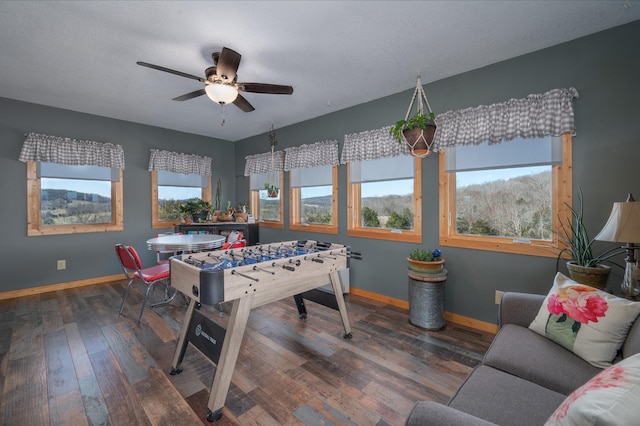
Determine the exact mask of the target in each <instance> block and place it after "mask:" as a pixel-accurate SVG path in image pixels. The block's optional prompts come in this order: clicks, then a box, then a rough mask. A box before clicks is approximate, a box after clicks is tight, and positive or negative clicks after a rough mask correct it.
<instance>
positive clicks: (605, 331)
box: [529, 273, 640, 368]
mask: <svg viewBox="0 0 640 426" xmlns="http://www.w3.org/2000/svg"><path fill="white" fill-rule="evenodd" d="M639 313H640V302H634V301H631V300H628V299H624V298H621V297H617V296H614V295H612V294H609V293H606V292H604V291H600V290H598V289H596V288H593V287H589V286H586V285H583V284H579V283H577V282H575V281H572V280H571V279H569V278H568V277H566V276H564V275H562V274H560V273H558V274H557V275H556V278H555V280H554V283H553V287H551V290H550V291H549V294H548V295H547V297H546V298H545V300H544V302H543V303H542V306H541V307H540V311H539V312H538V315H537V316H536V318H535V319H534V320H533V322H532V323H531V324H530V325H529V328H530V329H531V330H533V331H535V332H536V333H538V334H541V335H543V336H546V337H547V338H549V339H550V340H553V341H554V342H556V343H558V344H559V345H562V346H564V347H565V348H566V349H568V350H570V351H572V352H573V353H575V354H576V355H578V356H579V357H581V358H582V359H584V360H585V361H587V362H589V363H591V364H592V365H594V366H596V367H600V368H606V367H608V366H610V365H611V362H612V361H613V359H614V358H615V356H616V354H617V352H618V349H620V347H621V346H622V343H623V342H624V339H625V338H626V337H627V332H628V331H629V327H631V324H632V323H633V321H634V320H635V319H636V317H637V316H638V314H639Z"/></svg>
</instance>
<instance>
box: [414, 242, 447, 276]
mask: <svg viewBox="0 0 640 426" xmlns="http://www.w3.org/2000/svg"><path fill="white" fill-rule="evenodd" d="M407 261H408V262H409V271H411V272H412V273H414V274H416V275H425V274H426V275H433V274H440V273H442V270H443V269H444V259H443V258H442V252H441V251H440V250H439V249H421V248H417V249H414V250H411V252H410V253H409V257H408V258H407Z"/></svg>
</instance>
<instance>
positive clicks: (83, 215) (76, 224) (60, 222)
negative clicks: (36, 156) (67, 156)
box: [27, 161, 123, 236]
mask: <svg viewBox="0 0 640 426" xmlns="http://www.w3.org/2000/svg"><path fill="white" fill-rule="evenodd" d="M122 212H123V207H122V170H121V169H112V168H110V167H99V166H67V165H62V164H56V163H47V162H40V161H27V235H32V236H35V235H56V234H75V233H84V232H103V231H121V230H122V229H123V213H122Z"/></svg>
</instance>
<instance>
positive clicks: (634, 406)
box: [545, 354, 640, 426]
mask: <svg viewBox="0 0 640 426" xmlns="http://www.w3.org/2000/svg"><path fill="white" fill-rule="evenodd" d="M638 419H640V354H635V355H633V356H631V357H629V358H625V359H624V360H622V361H620V362H619V363H617V364H614V365H612V366H610V367H608V368H607V369H605V370H602V371H601V372H600V373H598V374H597V375H596V376H595V377H594V378H593V379H591V380H589V381H588V382H587V383H585V384H584V385H582V386H580V387H579V388H578V389H576V390H575V391H573V393H571V395H569V396H568V397H567V398H566V399H565V400H564V402H563V403H562V404H560V406H559V407H558V408H557V409H556V411H555V412H554V413H553V414H552V415H551V417H549V420H547V422H546V423H545V426H575V425H580V426H587V425H610V426H614V425H620V426H628V425H637V424H638V422H639V420H638Z"/></svg>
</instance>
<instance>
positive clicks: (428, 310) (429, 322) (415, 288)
mask: <svg viewBox="0 0 640 426" xmlns="http://www.w3.org/2000/svg"><path fill="white" fill-rule="evenodd" d="M408 275H409V322H410V323H411V324H413V325H416V326H418V327H421V328H424V329H426V330H442V329H443V328H444V327H445V325H446V322H445V319H444V285H445V282H446V281H447V270H446V269H443V270H442V272H441V273H439V274H433V275H426V274H425V275H416V274H414V273H413V272H412V271H408Z"/></svg>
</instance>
